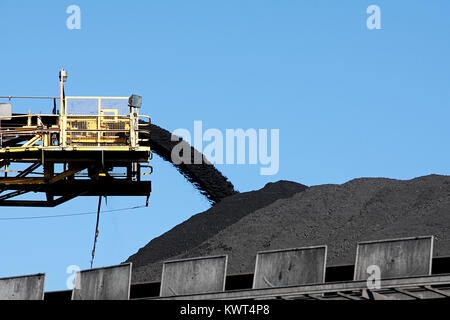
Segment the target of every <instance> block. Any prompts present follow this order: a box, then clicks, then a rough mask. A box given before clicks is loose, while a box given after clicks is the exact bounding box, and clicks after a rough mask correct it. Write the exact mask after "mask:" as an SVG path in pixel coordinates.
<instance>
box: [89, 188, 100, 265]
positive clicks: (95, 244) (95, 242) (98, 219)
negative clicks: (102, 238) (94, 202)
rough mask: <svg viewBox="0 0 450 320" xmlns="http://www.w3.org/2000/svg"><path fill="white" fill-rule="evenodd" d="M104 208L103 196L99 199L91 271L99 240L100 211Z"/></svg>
mask: <svg viewBox="0 0 450 320" xmlns="http://www.w3.org/2000/svg"><path fill="white" fill-rule="evenodd" d="M101 208H102V196H99V197H98V208H97V224H96V225H95V236H94V247H93V248H92V259H91V269H92V266H93V265H94V258H95V247H96V246H97V238H98V225H99V222H100V210H101Z"/></svg>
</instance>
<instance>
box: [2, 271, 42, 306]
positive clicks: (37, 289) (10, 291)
mask: <svg viewBox="0 0 450 320" xmlns="http://www.w3.org/2000/svg"><path fill="white" fill-rule="evenodd" d="M44 285H45V274H36V275H30V276H22V277H14V278H4V279H0V300H43V299H44Z"/></svg>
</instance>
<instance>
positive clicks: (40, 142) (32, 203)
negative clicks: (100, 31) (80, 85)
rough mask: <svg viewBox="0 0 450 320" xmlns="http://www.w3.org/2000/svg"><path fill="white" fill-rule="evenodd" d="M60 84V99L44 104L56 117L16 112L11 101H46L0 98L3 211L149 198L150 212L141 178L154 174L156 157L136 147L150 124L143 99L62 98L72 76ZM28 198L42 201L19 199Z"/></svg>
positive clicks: (0, 197)
mask: <svg viewBox="0 0 450 320" xmlns="http://www.w3.org/2000/svg"><path fill="white" fill-rule="evenodd" d="M59 77H60V97H59V98H53V97H50V98H47V99H53V101H54V109H53V113H52V114H33V113H31V112H28V114H15V113H12V105H11V103H10V101H11V100H12V99H14V98H44V99H45V97H2V98H7V99H8V100H9V101H8V103H1V104H0V175H1V176H0V206H25V207H54V206H57V205H59V204H62V203H64V202H66V201H68V200H71V199H73V198H75V197H78V196H100V197H101V196H105V197H106V196H145V197H146V199H147V202H146V203H147V205H148V200H149V196H150V192H151V182H150V181H148V180H143V179H141V177H142V176H144V175H149V174H150V173H151V172H152V168H151V167H150V166H149V165H148V163H149V161H150V160H151V158H152V152H151V150H150V147H149V146H140V144H139V143H140V142H141V141H142V140H141V139H140V133H146V135H147V136H148V134H149V132H148V131H149V124H150V117H148V116H145V115H140V114H139V109H140V108H141V104H142V98H141V97H140V96H137V95H132V96H131V97H73V96H65V92H64V91H65V90H64V82H66V81H67V72H66V71H65V70H64V69H63V70H61V71H60V74H59ZM57 100H59V102H60V106H59V111H58V110H57V108H56V101H57ZM13 165H14V166H15V167H16V168H14V167H13ZM39 169H40V170H39ZM144 169H145V170H144ZM142 171H146V172H142ZM30 192H34V193H43V194H45V199H43V200H36V199H35V198H36V197H33V199H31V200H30V199H28V200H24V199H22V198H19V199H15V198H16V197H19V196H22V195H24V194H27V193H30Z"/></svg>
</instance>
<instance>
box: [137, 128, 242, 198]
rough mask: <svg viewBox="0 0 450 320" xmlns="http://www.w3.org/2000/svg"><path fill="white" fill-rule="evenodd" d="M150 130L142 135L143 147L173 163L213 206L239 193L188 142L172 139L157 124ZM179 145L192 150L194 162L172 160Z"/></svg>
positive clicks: (170, 135)
mask: <svg viewBox="0 0 450 320" xmlns="http://www.w3.org/2000/svg"><path fill="white" fill-rule="evenodd" d="M148 130H149V132H150V133H141V138H142V139H144V141H142V142H140V144H141V145H142V146H150V148H151V149H152V152H154V153H156V154H157V155H159V156H160V157H161V158H163V159H164V160H165V161H168V162H170V163H172V165H173V166H174V167H175V168H176V169H177V170H178V171H179V172H180V173H181V174H182V175H183V176H184V177H185V178H186V179H187V180H188V181H189V182H190V183H192V184H193V185H194V186H195V188H196V189H197V190H198V191H199V192H200V193H201V194H202V195H204V196H205V197H206V198H208V200H209V201H210V202H211V203H212V204H216V203H218V202H220V201H221V200H222V199H224V198H226V197H228V196H231V195H233V194H236V193H238V192H237V191H236V190H235V188H234V186H233V184H232V183H231V182H230V181H229V180H228V179H227V178H226V177H225V176H224V175H223V174H222V173H221V172H220V171H219V170H217V168H216V167H214V165H212V164H210V163H209V162H208V161H207V160H206V158H205V157H204V155H203V154H201V153H200V152H199V151H198V150H196V149H195V148H194V147H192V146H190V145H189V144H187V142H186V141H184V140H181V141H177V139H172V133H170V132H169V131H168V130H166V129H163V128H161V127H159V126H157V125H155V124H150V125H149V126H148ZM172 140H175V141H172ZM179 143H183V144H186V145H185V148H183V149H184V150H186V148H190V150H191V160H192V161H190V163H189V164H187V163H181V164H177V163H174V161H173V159H172V150H173V148H174V147H175V146H176V145H177V144H179ZM194 159H202V160H203V161H201V162H202V163H201V164H195V163H194Z"/></svg>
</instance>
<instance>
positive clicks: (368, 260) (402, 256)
mask: <svg viewBox="0 0 450 320" xmlns="http://www.w3.org/2000/svg"><path fill="white" fill-rule="evenodd" d="M432 258H433V237H431V236H430V237H417V238H404V239H393V240H382V241H370V242H361V243H359V244H358V247H357V252H356V262H355V275H354V279H355V280H366V279H368V277H369V276H370V275H369V274H368V273H367V268H368V267H369V266H373V265H374V266H378V267H379V269H380V271H381V274H380V276H381V279H388V278H398V277H411V276H424V275H430V274H431V261H432Z"/></svg>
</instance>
